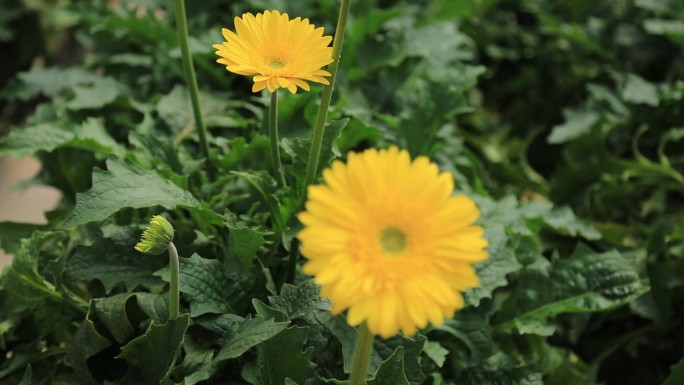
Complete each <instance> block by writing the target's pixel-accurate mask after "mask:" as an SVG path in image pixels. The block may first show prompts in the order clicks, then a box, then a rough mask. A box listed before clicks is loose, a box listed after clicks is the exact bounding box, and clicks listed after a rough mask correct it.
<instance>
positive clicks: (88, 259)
mask: <svg viewBox="0 0 684 385" xmlns="http://www.w3.org/2000/svg"><path fill="white" fill-rule="evenodd" d="M110 229H111V230H110V234H109V236H110V237H109V238H105V237H104V236H103V235H102V234H101V233H99V232H98V233H96V234H95V236H94V240H93V244H92V246H79V247H78V248H77V249H76V252H75V253H74V254H73V255H72V256H71V257H69V258H68V259H67V261H66V267H65V274H66V276H67V278H68V279H69V280H72V281H81V280H93V279H97V280H99V281H100V282H102V284H103V285H104V287H105V291H106V292H108V293H109V292H110V291H112V289H114V287H115V286H116V285H117V284H120V283H121V284H123V285H124V286H125V287H126V290H127V291H129V292H130V291H133V289H135V288H136V287H137V286H145V287H148V288H151V287H158V288H159V287H161V286H162V285H163V282H162V281H161V280H160V279H159V278H157V277H155V276H154V275H153V274H154V272H155V271H157V270H159V269H160V268H161V267H162V266H164V265H166V264H167V263H168V261H167V259H166V258H164V257H153V256H149V255H144V254H141V253H139V252H137V251H135V250H134V249H133V247H134V246H135V243H136V242H137V236H138V235H139V232H137V231H136V232H135V233H134V232H132V231H131V230H129V229H126V228H119V227H111V228H110Z"/></svg>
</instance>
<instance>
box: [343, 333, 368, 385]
mask: <svg viewBox="0 0 684 385" xmlns="http://www.w3.org/2000/svg"><path fill="white" fill-rule="evenodd" d="M372 350H373V334H371V332H370V330H368V326H366V324H365V323H363V324H361V326H360V327H359V335H358V336H357V337H356V347H354V361H353V363H352V370H351V374H349V385H364V384H365V383H366V374H367V373H368V363H369V362H370V354H371V351H372Z"/></svg>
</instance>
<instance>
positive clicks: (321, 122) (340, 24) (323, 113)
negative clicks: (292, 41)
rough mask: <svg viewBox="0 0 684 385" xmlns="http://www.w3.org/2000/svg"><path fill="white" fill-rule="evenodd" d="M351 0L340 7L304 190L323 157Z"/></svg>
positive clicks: (311, 180)
mask: <svg viewBox="0 0 684 385" xmlns="http://www.w3.org/2000/svg"><path fill="white" fill-rule="evenodd" d="M350 3H351V0H342V5H341V6H340V15H339V17H338V18H337V28H336V29H335V41H334V42H333V53H332V57H333V59H334V61H333V62H332V63H330V65H329V66H328V72H330V75H331V76H330V84H329V85H327V86H325V88H324V89H323V95H322V96H321V105H320V106H319V107H318V115H317V116H316V125H315V126H314V132H313V137H312V138H311V149H310V151H309V163H308V165H307V168H306V178H305V179H304V188H306V186H308V185H310V184H311V183H313V181H314V178H315V177H316V171H317V170H316V169H317V168H318V159H319V158H320V156H321V145H322V144H323V133H324V131H325V121H326V119H327V117H328V107H329V106H330V99H331V98H332V92H333V86H334V85H335V76H336V75H337V66H338V64H339V62H340V53H341V52H342V41H343V40H344V29H345V26H346V25H347V16H348V15H349V5H350Z"/></svg>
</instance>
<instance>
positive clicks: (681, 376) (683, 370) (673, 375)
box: [663, 359, 684, 385]
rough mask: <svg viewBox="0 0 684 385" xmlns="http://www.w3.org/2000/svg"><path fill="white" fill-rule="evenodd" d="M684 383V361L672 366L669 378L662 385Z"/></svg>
mask: <svg viewBox="0 0 684 385" xmlns="http://www.w3.org/2000/svg"><path fill="white" fill-rule="evenodd" d="M683 382H684V359H682V360H680V361H679V362H678V363H676V364H674V365H672V368H671V369H670V376H669V377H667V380H665V382H663V385H678V384H681V383H683Z"/></svg>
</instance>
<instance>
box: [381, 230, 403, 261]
mask: <svg viewBox="0 0 684 385" xmlns="http://www.w3.org/2000/svg"><path fill="white" fill-rule="evenodd" d="M380 244H381V245H382V249H383V250H384V251H385V252H387V253H389V254H399V253H401V252H402V251H404V249H406V235H404V233H403V232H402V231H401V230H399V229H397V228H394V227H390V228H387V229H385V230H384V231H383V232H382V234H380Z"/></svg>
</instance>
